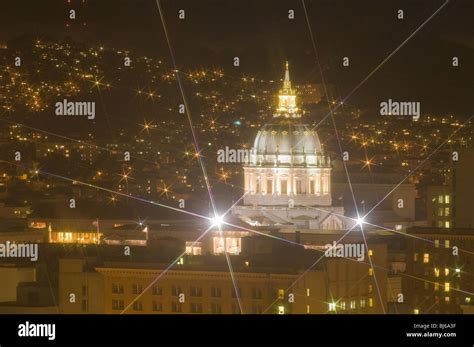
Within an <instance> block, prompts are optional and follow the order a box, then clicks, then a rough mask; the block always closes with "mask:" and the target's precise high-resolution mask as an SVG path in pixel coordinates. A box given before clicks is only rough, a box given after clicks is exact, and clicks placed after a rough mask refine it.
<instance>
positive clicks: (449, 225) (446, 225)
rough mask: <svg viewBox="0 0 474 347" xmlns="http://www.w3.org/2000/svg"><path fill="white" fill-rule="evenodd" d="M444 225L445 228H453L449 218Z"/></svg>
mask: <svg viewBox="0 0 474 347" xmlns="http://www.w3.org/2000/svg"><path fill="white" fill-rule="evenodd" d="M444 227H445V228H448V229H449V228H451V223H450V222H449V220H447V221H446V222H444Z"/></svg>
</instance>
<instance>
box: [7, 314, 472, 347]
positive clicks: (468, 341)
mask: <svg viewBox="0 0 474 347" xmlns="http://www.w3.org/2000/svg"><path fill="white" fill-rule="evenodd" d="M26 322H29V324H30V327H31V324H32V323H34V324H45V323H46V324H55V338H54V340H48V337H20V336H18V334H19V325H20V324H26ZM415 324H417V325H418V327H415ZM443 324H445V325H443ZM407 333H421V335H423V334H425V335H427V334H434V333H441V334H444V333H450V334H451V333H455V334H456V336H455V337H447V336H442V337H429V336H424V337H409V336H407ZM165 342H166V343H173V344H181V343H185V344H203V343H204V344H206V345H213V344H219V345H223V344H224V345H225V344H230V343H238V344H254V343H256V344H285V345H297V344H311V345H313V346H314V345H318V344H321V343H324V344H351V345H367V344H376V345H379V346H386V345H417V346H419V345H440V344H441V345H449V346H454V345H456V346H459V345H469V346H472V345H473V344H474V316H473V315H89V316H86V315H0V345H1V346H2V347H4V346H10V345H33V344H42V345H45V344H46V345H58V344H61V345H71V344H81V345H90V344H92V345H93V344H101V345H104V344H105V345H109V344H114V345H117V344H126V345H144V344H154V345H160V344H162V343H165Z"/></svg>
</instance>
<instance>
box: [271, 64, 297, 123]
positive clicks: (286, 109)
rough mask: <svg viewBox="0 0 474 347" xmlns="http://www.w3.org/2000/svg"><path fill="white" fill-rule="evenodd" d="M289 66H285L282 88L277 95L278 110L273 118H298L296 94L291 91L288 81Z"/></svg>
mask: <svg viewBox="0 0 474 347" xmlns="http://www.w3.org/2000/svg"><path fill="white" fill-rule="evenodd" d="M289 65H290V64H288V61H286V64H285V79H284V80H283V88H282V89H280V92H279V94H278V108H277V112H276V113H275V114H274V115H273V116H274V117H285V118H300V117H301V114H300V113H299V109H298V107H297V106H296V93H295V91H294V90H293V89H291V81H290V66H289Z"/></svg>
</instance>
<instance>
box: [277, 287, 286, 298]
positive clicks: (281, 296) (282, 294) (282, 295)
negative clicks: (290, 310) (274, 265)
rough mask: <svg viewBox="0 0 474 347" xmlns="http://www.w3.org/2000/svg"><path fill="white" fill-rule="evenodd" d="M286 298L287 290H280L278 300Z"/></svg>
mask: <svg viewBox="0 0 474 347" xmlns="http://www.w3.org/2000/svg"><path fill="white" fill-rule="evenodd" d="M284 296H285V290H284V289H278V299H283V298H284Z"/></svg>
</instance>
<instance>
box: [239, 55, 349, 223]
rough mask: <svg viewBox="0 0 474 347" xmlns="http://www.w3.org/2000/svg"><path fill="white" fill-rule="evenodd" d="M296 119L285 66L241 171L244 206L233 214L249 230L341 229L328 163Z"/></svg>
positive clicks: (311, 132)
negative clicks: (268, 117) (267, 120)
mask: <svg viewBox="0 0 474 347" xmlns="http://www.w3.org/2000/svg"><path fill="white" fill-rule="evenodd" d="M301 118H302V112H301V110H300V109H299V108H298V105H297V100H296V93H295V90H294V89H293V88H292V86H291V80H290V72H289V67H288V63H286V71H285V78H284V81H283V88H282V89H280V91H279V95H278V106H277V108H276V111H275V113H274V114H273V122H272V123H271V124H266V125H264V126H263V127H262V128H261V129H260V130H259V131H258V133H257V136H256V138H255V141H254V144H253V149H252V151H251V153H252V154H251V157H250V161H249V163H248V164H247V165H246V166H244V181H245V182H244V186H245V193H246V195H245V197H244V199H243V201H244V206H236V207H235V208H234V210H233V212H234V213H235V214H238V215H239V216H240V217H241V218H242V219H244V220H246V221H247V222H250V223H252V224H256V223H257V224H295V223H296V224H297V219H298V218H300V219H303V220H305V223H306V224H312V225H317V226H318V227H319V228H324V229H340V228H342V225H343V223H342V221H341V220H340V219H339V218H337V217H336V215H335V213H337V214H343V213H344V211H343V209H342V208H340V207H331V205H332V198H331V158H330V157H329V156H328V155H326V154H325V153H324V150H323V146H322V145H321V141H320V139H319V136H318V134H317V132H316V131H315V130H314V129H312V127H311V126H309V125H307V124H303V123H302V122H301ZM257 220H266V221H267V222H263V223H260V222H257ZM310 221H311V222H312V223H310Z"/></svg>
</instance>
